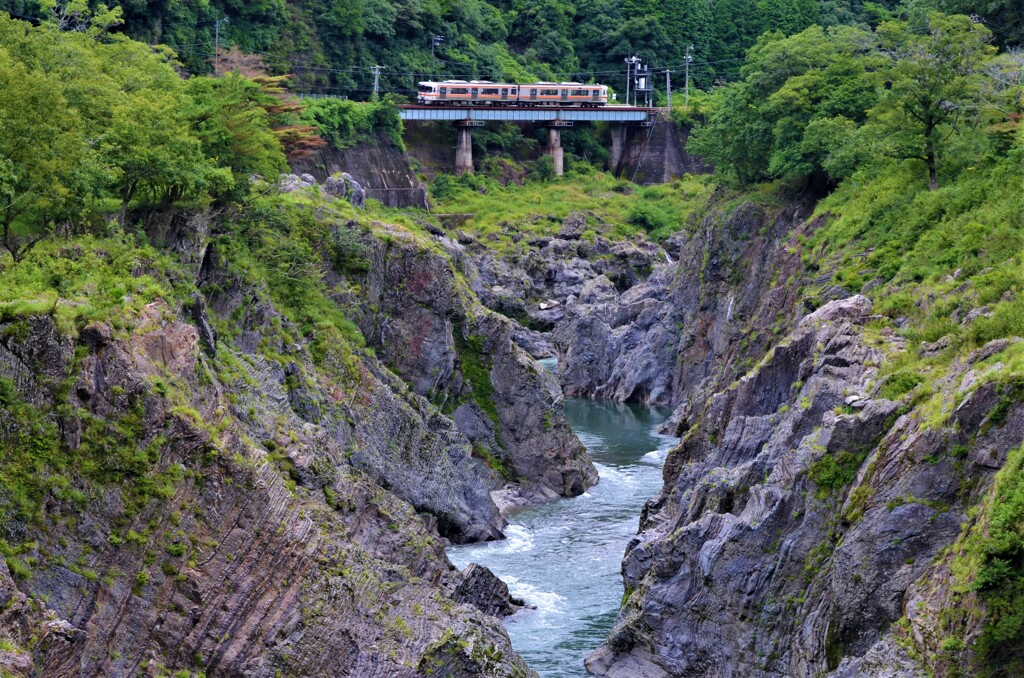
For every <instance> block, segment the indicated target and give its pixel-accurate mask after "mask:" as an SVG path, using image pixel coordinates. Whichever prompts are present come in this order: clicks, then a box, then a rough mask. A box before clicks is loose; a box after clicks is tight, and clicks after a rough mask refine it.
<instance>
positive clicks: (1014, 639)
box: [955, 447, 1024, 675]
mask: <svg viewBox="0 0 1024 678" xmlns="http://www.w3.org/2000/svg"><path fill="white" fill-rule="evenodd" d="M984 507H985V512H984V519H983V520H982V521H981V522H979V523H977V524H975V525H974V526H973V527H972V528H971V529H970V530H969V531H968V533H967V537H966V539H965V540H964V542H963V545H962V550H961V552H960V554H959V556H958V558H957V561H956V565H955V567H956V573H957V575H958V581H959V582H960V584H961V585H962V586H964V587H965V588H966V589H967V590H969V591H974V592H976V593H977V594H978V595H979V597H980V598H981V600H982V601H983V603H984V605H985V613H986V614H985V623H984V626H983V628H982V633H981V636H980V638H978V640H977V641H976V644H975V647H974V650H975V652H976V653H977V656H978V659H979V661H978V663H979V666H978V668H979V669H980V671H979V673H980V674H981V675H1016V674H1018V673H1020V672H1021V671H1022V670H1024V650H1022V648H1021V645H1020V638H1021V636H1022V635H1024V569H1022V568H1021V561H1022V559H1024V532H1022V529H1021V526H1022V525H1024V447H1018V448H1017V449H1015V450H1013V451H1012V452H1011V453H1010V455H1009V457H1008V458H1007V460H1006V464H1005V465H1004V466H1003V468H1002V469H1000V470H999V473H997V474H996V479H995V482H994V483H993V487H992V490H991V491H990V493H989V496H988V497H986V499H985V503H984Z"/></svg>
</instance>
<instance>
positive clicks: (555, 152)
mask: <svg viewBox="0 0 1024 678" xmlns="http://www.w3.org/2000/svg"><path fill="white" fill-rule="evenodd" d="M547 153H548V155H550V156H551V162H552V164H553V165H554V167H555V176H556V177H560V176H562V175H563V174H564V173H565V150H564V149H563V148H562V130H561V129H560V128H559V127H549V128H548V150H547Z"/></svg>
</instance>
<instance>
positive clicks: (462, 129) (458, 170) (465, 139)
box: [455, 120, 483, 175]
mask: <svg viewBox="0 0 1024 678" xmlns="http://www.w3.org/2000/svg"><path fill="white" fill-rule="evenodd" d="M481 125H483V123H482V122H477V121H476V120H459V121H458V122H457V123H455V129H456V133H457V134H458V139H457V140H456V142H455V174H456V175H458V174H472V173H473V128H474V127H480V126H481Z"/></svg>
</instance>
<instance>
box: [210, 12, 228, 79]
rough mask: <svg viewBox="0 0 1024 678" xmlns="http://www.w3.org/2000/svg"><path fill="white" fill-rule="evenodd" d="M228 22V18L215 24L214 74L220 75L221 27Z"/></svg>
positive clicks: (218, 20)
mask: <svg viewBox="0 0 1024 678" xmlns="http://www.w3.org/2000/svg"><path fill="white" fill-rule="evenodd" d="M226 22H227V17H225V18H223V19H217V20H216V21H214V22H213V36H214V37H213V74H214V75H220V25H221V24H222V23H226Z"/></svg>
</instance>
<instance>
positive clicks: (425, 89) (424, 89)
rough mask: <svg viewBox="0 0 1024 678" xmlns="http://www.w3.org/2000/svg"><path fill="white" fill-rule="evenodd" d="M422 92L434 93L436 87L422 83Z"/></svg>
mask: <svg viewBox="0 0 1024 678" xmlns="http://www.w3.org/2000/svg"><path fill="white" fill-rule="evenodd" d="M420 91H421V92H425V93H429V92H433V91H434V86H433V85H428V84H426V83H422V82H421V83H420Z"/></svg>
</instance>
